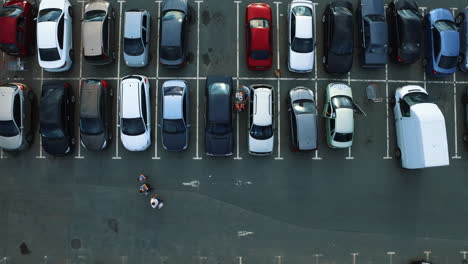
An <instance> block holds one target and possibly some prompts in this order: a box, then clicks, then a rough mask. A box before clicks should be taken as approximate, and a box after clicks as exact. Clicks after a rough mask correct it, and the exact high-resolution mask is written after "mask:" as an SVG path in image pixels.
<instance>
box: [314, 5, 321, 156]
mask: <svg viewBox="0 0 468 264" xmlns="http://www.w3.org/2000/svg"><path fill="white" fill-rule="evenodd" d="M317 5H318V3H313V7H314V10H313V12H314V32H317V13H316V10H317V9H316V6H317ZM314 65H315V67H314V68H315V69H314V79H313V80H314V82H315V104H316V106H317V111H318V104H317V102H318V80H317V79H318V65H317V49H316V50H315V52H314ZM317 130H318V123H317ZM314 152H315V156H314V157H313V158H312V159H313V160H322V158H321V157H320V156H319V150H318V148H317V149H316V150H315V151H314Z"/></svg>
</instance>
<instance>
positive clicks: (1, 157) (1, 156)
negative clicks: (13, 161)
mask: <svg viewBox="0 0 468 264" xmlns="http://www.w3.org/2000/svg"><path fill="white" fill-rule="evenodd" d="M4 158H6V157H4V156H3V148H0V159H4Z"/></svg>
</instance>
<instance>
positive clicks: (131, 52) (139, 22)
mask: <svg viewBox="0 0 468 264" xmlns="http://www.w3.org/2000/svg"><path fill="white" fill-rule="evenodd" d="M150 27H151V15H150V13H149V12H148V11H146V10H137V9H130V10H128V11H126V12H125V26H124V43H123V46H124V49H123V50H124V51H123V53H124V60H125V64H126V65H127V66H129V67H145V66H146V65H148V57H149V40H150Z"/></svg>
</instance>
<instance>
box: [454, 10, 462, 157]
mask: <svg viewBox="0 0 468 264" xmlns="http://www.w3.org/2000/svg"><path fill="white" fill-rule="evenodd" d="M452 11H453V10H452ZM453 115H454V117H453V119H454V122H453V123H454V125H455V139H454V141H455V155H454V156H452V159H461V157H460V156H458V131H457V130H458V126H457V73H454V74H453Z"/></svg>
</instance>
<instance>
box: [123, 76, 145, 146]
mask: <svg viewBox="0 0 468 264" xmlns="http://www.w3.org/2000/svg"><path fill="white" fill-rule="evenodd" d="M149 89H150V84H149V81H148V78H147V77H146V76H142V75H129V76H125V77H123V79H122V83H121V85H120V137H121V139H122V144H123V145H124V147H125V148H126V149H128V150H130V151H144V150H146V149H147V148H148V147H149V146H150V145H151V100H150V90H149Z"/></svg>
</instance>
